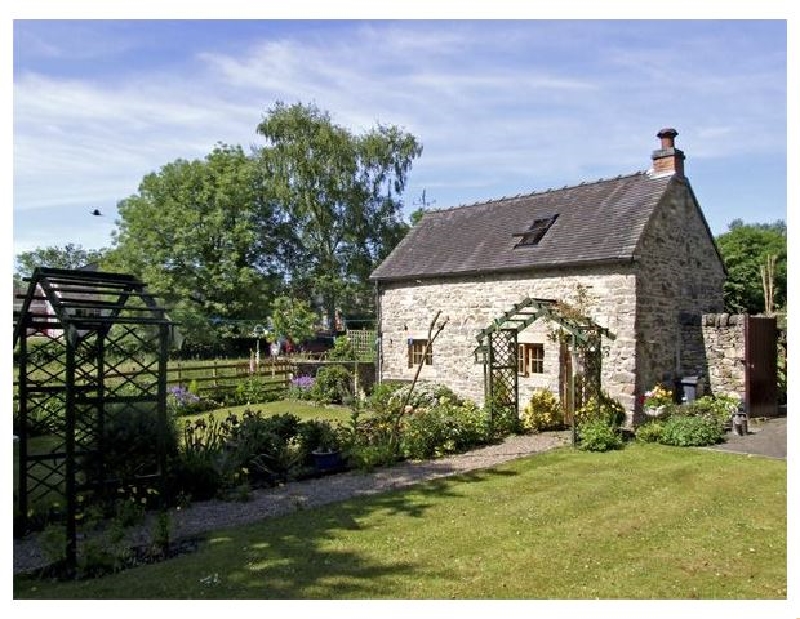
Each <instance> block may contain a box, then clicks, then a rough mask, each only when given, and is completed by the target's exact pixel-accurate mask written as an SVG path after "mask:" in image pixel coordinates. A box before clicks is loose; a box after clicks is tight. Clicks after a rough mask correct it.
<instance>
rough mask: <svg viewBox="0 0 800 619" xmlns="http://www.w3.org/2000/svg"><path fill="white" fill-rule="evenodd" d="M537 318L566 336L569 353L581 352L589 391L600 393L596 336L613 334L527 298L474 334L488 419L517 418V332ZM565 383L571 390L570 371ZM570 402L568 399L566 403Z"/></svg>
mask: <svg viewBox="0 0 800 619" xmlns="http://www.w3.org/2000/svg"><path fill="white" fill-rule="evenodd" d="M539 319H545V320H549V321H551V322H553V323H555V324H556V325H557V326H558V328H559V329H560V330H561V331H562V332H564V333H566V334H567V336H568V337H569V340H570V341H569V344H570V348H571V350H572V351H573V353H576V352H578V350H580V351H581V352H582V354H583V355H584V357H583V364H584V367H585V368H586V373H587V375H590V377H591V381H590V383H591V387H592V391H593V392H594V393H597V394H599V393H600V371H601V364H602V352H601V347H600V338H601V337H603V336H605V337H607V338H609V339H612V340H613V339H615V336H614V334H613V333H611V332H610V331H609V330H608V329H606V328H605V327H601V326H600V325H598V324H597V323H595V322H594V321H593V320H592V319H590V318H589V317H587V316H583V315H581V314H580V313H578V312H576V311H574V310H573V309H572V308H569V307H567V306H566V305H565V304H563V303H560V302H558V301H556V300H554V299H538V298H530V297H527V298H525V299H523V300H522V301H520V302H519V303H515V304H514V305H513V306H512V307H511V309H509V310H508V311H506V312H505V313H503V315H502V316H499V317H498V318H496V319H495V320H494V321H492V324H490V325H489V326H488V327H486V328H485V329H482V330H481V331H479V332H478V334H477V336H476V339H477V341H478V346H477V347H476V348H475V350H474V351H473V352H474V355H475V361H476V363H481V364H483V366H484V390H485V401H486V404H487V407H488V408H489V414H490V419H491V420H492V422H493V421H494V419H495V417H496V416H497V415H498V414H505V415H513V417H512V419H514V420H517V419H519V377H518V359H517V356H518V347H517V335H518V334H519V333H520V332H521V331H523V330H525V329H526V328H528V327H529V326H530V325H532V324H533V323H534V322H536V321H537V320H539ZM569 382H570V389H571V392H574V374H573V373H572V371H570V377H569ZM572 405H573V401H572V398H570V401H569V406H570V407H572ZM568 412H569V413H570V414H573V434H574V431H575V424H574V410H570V411H568Z"/></svg>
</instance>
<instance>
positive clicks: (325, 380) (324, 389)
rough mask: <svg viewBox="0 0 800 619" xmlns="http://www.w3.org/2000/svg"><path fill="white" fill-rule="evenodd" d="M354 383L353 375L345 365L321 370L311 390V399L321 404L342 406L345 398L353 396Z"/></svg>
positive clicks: (329, 366) (330, 366)
mask: <svg viewBox="0 0 800 619" xmlns="http://www.w3.org/2000/svg"><path fill="white" fill-rule="evenodd" d="M352 381H353V377H352V375H351V374H350V372H349V371H348V369H347V368H346V367H344V366H343V365H328V366H326V367H323V368H320V370H319V371H318V372H317V378H316V380H315V381H314V386H313V387H312V388H311V392H310V394H311V397H312V398H313V399H314V400H315V401H317V402H319V403H321V404H332V403H336V404H341V403H342V401H343V400H344V399H345V398H347V397H350V396H352V395H353V389H352V385H351V383H352Z"/></svg>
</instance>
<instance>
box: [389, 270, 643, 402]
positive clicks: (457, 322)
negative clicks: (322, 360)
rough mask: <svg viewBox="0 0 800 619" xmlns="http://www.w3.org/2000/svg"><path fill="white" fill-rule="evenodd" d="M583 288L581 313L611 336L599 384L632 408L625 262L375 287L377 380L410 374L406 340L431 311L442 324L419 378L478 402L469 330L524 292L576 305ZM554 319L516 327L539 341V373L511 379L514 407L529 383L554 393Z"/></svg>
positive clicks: (479, 386) (478, 374) (629, 287)
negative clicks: (378, 340) (541, 369)
mask: <svg viewBox="0 0 800 619" xmlns="http://www.w3.org/2000/svg"><path fill="white" fill-rule="evenodd" d="M579 286H583V287H585V291H586V306H585V310H586V311H585V313H586V315H588V316H589V317H591V318H592V319H593V320H595V321H596V322H597V323H598V324H600V325H602V326H604V327H606V328H608V329H609V330H610V331H611V332H612V333H614V334H615V335H616V336H617V338H616V339H615V340H609V339H607V338H603V342H602V345H603V346H604V347H607V348H606V352H607V355H606V356H604V357H603V372H602V381H603V388H604V389H605V390H606V391H607V392H608V393H610V394H611V395H612V396H614V397H617V398H618V399H619V400H620V401H621V402H622V403H623V404H624V405H625V406H626V407H628V408H629V409H630V410H631V411H632V410H633V406H634V400H635V398H634V394H633V384H634V380H635V374H634V372H635V357H634V353H635V340H634V337H633V333H634V325H635V320H636V318H635V314H636V297H635V292H636V284H635V277H634V275H633V271H632V268H631V267H629V266H624V265H621V266H604V267H592V268H586V269H574V268H573V269H570V270H569V271H559V270H549V271H536V272H530V273H513V274H499V275H498V274H492V275H480V276H470V277H450V278H438V279H425V280H419V281H409V282H398V283H382V284H381V285H380V316H381V334H380V337H381V358H380V363H381V379H382V380H411V379H412V378H413V376H414V372H415V370H416V368H409V367H408V366H409V362H408V340H409V339H424V338H425V337H426V336H427V332H428V326H429V324H430V321H431V319H432V318H433V316H434V315H435V314H436V312H437V311H438V310H441V311H442V316H448V317H449V322H448V324H447V326H446V327H445V329H444V331H442V333H441V334H440V335H439V337H438V339H437V340H436V342H435V344H434V346H433V355H432V362H433V363H432V365H430V366H428V365H426V366H423V369H422V372H421V374H420V379H421V380H427V381H435V382H441V383H444V384H446V385H448V386H449V387H451V388H452V389H453V390H454V391H455V392H456V393H458V394H459V395H461V396H464V397H468V398H470V399H472V400H474V401H476V402H478V403H479V404H481V405H482V404H483V402H484V366H483V365H480V364H476V363H475V356H474V354H473V351H474V349H475V347H476V346H477V345H478V342H477V340H476V339H475V336H476V335H477V334H478V332H479V331H480V330H481V329H484V328H486V327H487V326H489V325H490V324H491V323H492V321H493V320H495V319H496V318H498V317H500V316H501V315H502V314H503V313H504V312H506V311H507V310H509V309H510V308H511V307H512V305H513V304H515V303H518V302H520V301H522V300H523V299H525V298H526V297H537V298H546V299H557V300H561V301H565V302H567V303H570V304H572V305H575V304H576V303H577V299H578V290H579ZM553 327H554V325H551V324H548V323H547V322H545V321H544V320H539V321H537V322H535V323H534V324H533V325H531V326H530V327H528V328H527V329H526V330H524V331H522V332H521V333H520V334H519V336H518V342H519V343H525V342H529V343H540V344H543V346H544V373H542V374H533V375H530V376H528V377H520V378H519V389H520V398H519V402H520V408H522V407H524V406H525V404H526V403H527V401H528V399H529V398H530V395H531V392H532V391H533V390H534V389H535V388H537V387H545V388H548V389H550V390H551V391H552V392H553V393H554V394H556V395H558V393H559V367H560V359H559V356H560V350H559V349H560V347H559V345H558V343H556V342H554V341H553V340H551V339H550V338H548V337H547V335H548V333H549V332H550V330H551V329H552V328H553Z"/></svg>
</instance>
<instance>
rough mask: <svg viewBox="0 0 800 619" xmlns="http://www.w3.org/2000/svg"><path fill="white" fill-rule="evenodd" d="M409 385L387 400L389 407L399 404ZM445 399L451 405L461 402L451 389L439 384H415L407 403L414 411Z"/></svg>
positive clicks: (404, 396) (409, 387)
mask: <svg viewBox="0 0 800 619" xmlns="http://www.w3.org/2000/svg"><path fill="white" fill-rule="evenodd" d="M410 389H411V385H405V386H403V387H400V388H398V389H397V390H395V392H394V393H393V394H392V395H391V397H390V398H389V401H388V404H389V406H393V405H395V404H398V403H401V402H403V401H404V400H405V398H406V396H407V395H408V392H409V390H410ZM443 397H445V398H447V399H448V400H449V401H450V402H452V403H453V404H461V403H462V400H461V398H459V397H458V396H457V395H456V394H455V393H454V392H453V390H452V389H450V388H449V387H447V386H445V385H440V384H439V383H417V384H416V385H414V391H413V392H412V393H411V399H410V400H409V401H408V403H409V404H410V405H411V406H413V407H414V408H415V409H418V408H428V407H430V406H435V405H436V404H438V403H439V400H440V398H443Z"/></svg>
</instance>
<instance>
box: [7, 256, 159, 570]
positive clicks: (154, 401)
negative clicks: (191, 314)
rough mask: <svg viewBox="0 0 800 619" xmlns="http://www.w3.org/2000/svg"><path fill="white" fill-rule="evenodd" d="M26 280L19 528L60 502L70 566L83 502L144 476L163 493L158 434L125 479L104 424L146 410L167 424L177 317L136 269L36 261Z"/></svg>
mask: <svg viewBox="0 0 800 619" xmlns="http://www.w3.org/2000/svg"><path fill="white" fill-rule="evenodd" d="M27 281H28V282H29V284H28V289H27V292H26V293H25V294H24V295H20V298H21V299H22V305H21V307H20V309H19V311H17V312H15V314H14V346H15V348H17V355H18V365H17V373H18V381H17V387H18V396H17V399H18V411H17V413H18V424H17V427H18V429H17V432H18V464H19V469H18V480H17V481H18V485H17V493H16V494H17V496H16V502H17V505H16V508H17V517H18V519H19V526H18V528H17V532H18V533H19V534H25V533H27V532H29V531H30V530H31V526H30V525H31V524H32V517H33V516H34V514H37V513H40V512H41V510H47V509H49V510H51V511H52V508H53V506H63V509H57V510H55V511H56V513H55V514H54V515H52V514H51V516H53V517H54V518H55V519H56V520H57V521H59V522H60V521H62V520H63V522H64V525H65V527H66V564H67V567H68V568H69V569H74V567H75V562H76V515H77V513H78V509H79V507H83V506H85V504H88V503H89V502H92V501H95V502H105V503H106V504H108V501H109V500H113V493H114V492H116V489H117V488H118V487H119V486H120V485H121V484H129V483H148V484H149V485H151V486H156V487H160V488H161V490H162V491H161V496H162V497H163V495H164V492H163V489H164V488H163V480H164V477H165V476H164V471H165V467H166V449H165V444H164V441H163V440H158V441H156V444H154V445H152V455H151V457H148V458H147V459H145V461H141V462H138V463H137V465H136V467H134V468H133V469H131V478H129V479H121V478H120V477H121V476H120V473H119V470H115V469H114V467H110V466H108V463H107V462H106V461H105V460H104V459H105V457H106V451H105V449H104V440H105V438H104V437H105V436H106V433H105V432H104V428H105V427H106V426H108V425H109V424H112V423H113V422H114V419H115V417H118V416H120V415H134V416H135V415H139V414H141V413H142V411H145V410H146V411H147V412H148V413H149V414H150V415H151V416H154V417H155V419H156V420H157V421H156V423H157V424H158V427H159V430H166V424H167V417H166V395H167V392H166V373H167V353H168V347H169V345H170V341H171V339H172V337H173V336H174V335H175V333H174V323H172V322H171V321H170V319H169V317H168V316H167V314H166V308H164V307H162V306H160V305H159V304H158V303H157V302H156V299H155V298H154V297H153V296H152V295H151V294H150V293H148V292H147V290H146V288H145V285H144V284H143V283H142V282H141V281H139V280H138V279H136V278H135V277H133V276H132V275H126V274H120V273H105V272H98V271H94V270H90V269H78V270H68V269H53V268H37V269H36V270H35V271H34V272H33V275H32V276H31V277H30V278H29V279H28V280H27ZM158 435H159V436H165V434H164V433H163V432H161V431H159V433H158ZM117 457H118V458H119V457H121V458H123V459H124V458H125V454H121V456H120V454H117ZM79 497H80V502H82V505H81V506H79V505H78V503H79ZM84 502H85V503H84Z"/></svg>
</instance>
